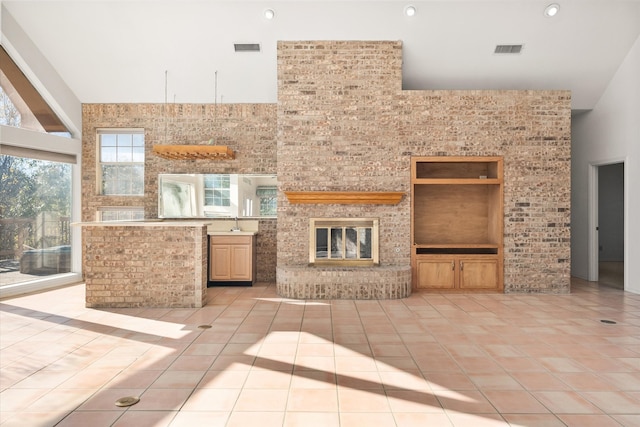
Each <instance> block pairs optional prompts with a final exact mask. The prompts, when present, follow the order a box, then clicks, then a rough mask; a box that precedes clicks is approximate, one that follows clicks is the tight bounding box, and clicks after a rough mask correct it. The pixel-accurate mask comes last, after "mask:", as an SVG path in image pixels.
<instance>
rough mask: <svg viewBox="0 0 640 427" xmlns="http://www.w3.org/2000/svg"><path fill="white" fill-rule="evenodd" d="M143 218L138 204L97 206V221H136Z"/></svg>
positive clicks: (141, 209) (142, 212) (142, 211)
mask: <svg viewBox="0 0 640 427" xmlns="http://www.w3.org/2000/svg"><path fill="white" fill-rule="evenodd" d="M142 219H144V208H143V207H140V206H102V207H100V208H98V221H136V220H142Z"/></svg>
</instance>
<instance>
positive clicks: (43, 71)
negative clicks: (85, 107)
mask: <svg viewBox="0 0 640 427" xmlns="http://www.w3.org/2000/svg"><path fill="white" fill-rule="evenodd" d="M0 41H1V43H2V46H3V47H4V48H5V50H6V51H7V53H8V54H9V56H11V58H12V59H13V61H14V62H15V63H16V65H17V66H18V67H19V68H20V70H21V71H22V72H23V73H24V75H25V76H27V78H28V79H29V81H30V82H31V84H32V85H33V86H34V87H35V88H36V90H37V91H38V93H40V95H41V96H42V98H43V99H44V100H45V101H46V102H47V104H48V105H49V107H51V109H53V111H54V112H55V113H56V115H57V116H58V118H59V119H60V120H62V122H63V123H64V124H65V126H66V127H67V129H69V132H70V133H71V135H72V136H73V137H74V138H78V139H80V138H81V131H82V104H81V103H80V101H79V100H78V98H77V97H76V96H75V94H74V93H73V92H72V91H71V89H69V86H67V84H66V83H65V82H64V81H63V80H62V78H61V77H60V76H59V75H58V73H57V72H56V70H55V69H54V68H53V66H52V65H51V63H49V61H48V60H47V59H46V58H45V57H44V55H42V53H41V52H40V50H39V49H38V48H37V47H36V45H35V44H33V42H32V41H31V39H30V38H29V36H28V35H27V34H26V33H25V32H24V30H23V29H22V28H21V27H20V26H19V25H18V23H17V22H16V21H15V20H14V19H13V16H11V14H10V13H9V11H7V9H6V8H5V7H4V6H3V5H2V2H1V0H0ZM78 55H80V53H78Z"/></svg>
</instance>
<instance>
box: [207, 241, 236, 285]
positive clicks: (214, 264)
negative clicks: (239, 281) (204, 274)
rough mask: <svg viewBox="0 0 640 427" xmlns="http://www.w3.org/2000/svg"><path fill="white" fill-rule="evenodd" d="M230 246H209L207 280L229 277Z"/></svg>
mask: <svg viewBox="0 0 640 427" xmlns="http://www.w3.org/2000/svg"><path fill="white" fill-rule="evenodd" d="M230 262H231V246H230V245H214V244H212V245H211V247H210V248H209V270H210V271H209V280H229V279H231V269H230Z"/></svg>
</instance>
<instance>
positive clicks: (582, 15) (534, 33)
mask: <svg viewBox="0 0 640 427" xmlns="http://www.w3.org/2000/svg"><path fill="white" fill-rule="evenodd" d="M553 1H556V0H553ZM551 2H552V0H544V1H534V0H508V1H507V0H505V1H487V0H469V1H458V0H441V1H436V0H433V1H412V0H402V1H400V0H392V1H365V0H356V1H327V0H304V1H293V0H290V1H266V0H262V1H244V0H233V1H222V0H208V1H205V0H166V1H159V0H140V1H130V0H111V1H104V0H70V1H60V0H29V1H25V0H20V1H16V0H3V1H2V3H3V5H4V6H5V8H6V11H9V13H10V14H11V15H12V16H13V18H14V19H15V20H16V21H17V23H18V24H19V25H20V26H21V27H22V29H23V30H24V31H25V32H26V33H27V34H28V35H29V37H30V38H31V40H32V41H33V42H34V43H35V45H36V46H37V47H38V48H39V50H40V51H41V52H42V54H43V55H44V56H45V57H46V58H47V59H48V60H49V62H50V63H51V65H52V66H53V67H54V68H55V70H57V72H58V73H59V75H60V76H61V77H62V79H63V80H64V81H65V82H66V83H67V85H68V86H69V87H70V88H71V90H72V91H73V92H74V93H75V95H76V96H77V97H78V99H79V100H80V101H81V102H83V103H111V102H117V103H128V102H132V103H146V102H164V101H165V85H166V98H167V100H168V101H169V102H174V101H175V102H180V103H214V102H220V103H275V102H277V75H276V59H277V58H276V43H277V41H278V40H401V41H402V42H403V57H404V65H403V87H404V89H569V90H571V91H572V108H573V109H574V110H583V109H591V108H593V107H594V105H595V103H596V102H597V101H598V99H599V98H600V96H601V95H602V93H603V91H604V89H605V88H606V86H607V84H608V83H609V81H610V80H611V78H612V77H613V75H614V73H615V71H616V69H617V68H618V66H619V65H620V63H621V62H622V60H623V59H624V57H625V56H626V54H627V53H628V52H629V49H630V48H631V46H632V45H633V43H634V42H635V40H636V39H637V38H638V36H639V34H640V0H596V1H593V0H557V2H558V3H559V4H560V12H559V13H558V15H557V16H555V17H554V18H548V17H546V16H544V14H543V11H544V8H545V7H546V6H547V5H548V4H549V3H551ZM408 4H413V5H415V7H416V8H417V14H416V15H415V16H413V17H411V18H409V17H407V16H405V15H404V13H403V11H404V8H405V6H407V5H408ZM267 8H270V9H273V10H274V11H275V13H276V15H275V18H274V19H273V20H270V21H269V20H267V19H265V18H264V14H263V12H264V10H265V9H267ZM238 42H241V43H260V45H261V47H262V50H261V52H259V53H246V52H245V53H235V52H234V49H233V44H234V43H238ZM497 44H523V45H524V48H523V50H522V53H521V54H518V55H511V56H505V55H497V54H494V53H493V51H494V48H495V46H496V45H497ZM165 71H166V78H165ZM216 75H217V77H216ZM216 80H217V90H216ZM216 94H217V99H216Z"/></svg>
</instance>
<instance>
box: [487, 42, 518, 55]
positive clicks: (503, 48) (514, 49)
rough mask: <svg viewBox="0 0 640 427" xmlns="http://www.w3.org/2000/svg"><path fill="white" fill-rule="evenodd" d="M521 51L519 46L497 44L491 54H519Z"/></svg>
mask: <svg viewBox="0 0 640 427" xmlns="http://www.w3.org/2000/svg"><path fill="white" fill-rule="evenodd" d="M520 51H522V45H521V44H499V45H497V46H496V50H495V51H493V53H520Z"/></svg>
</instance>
